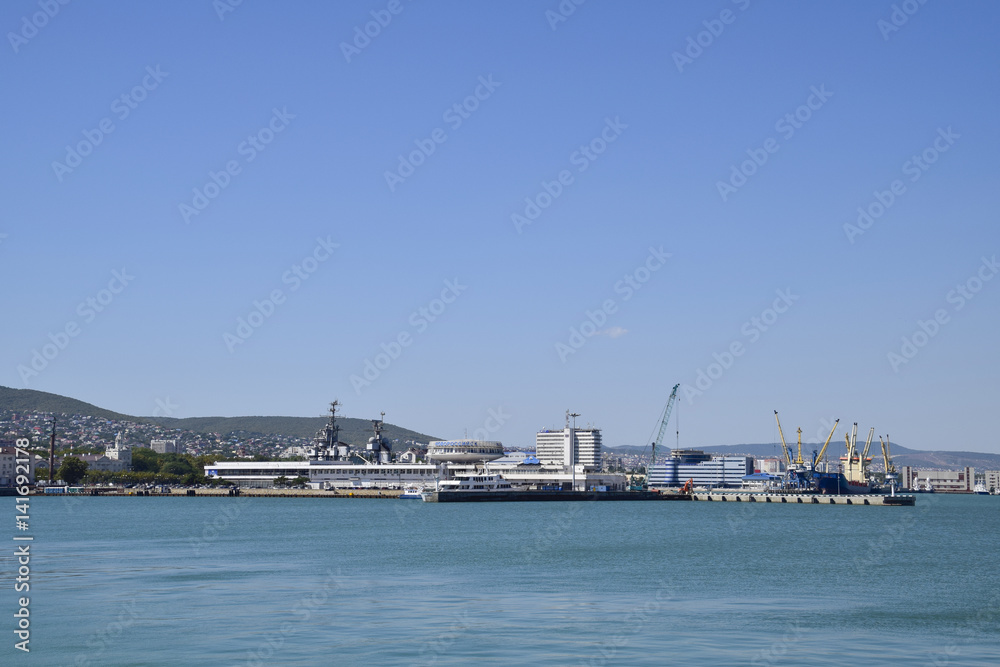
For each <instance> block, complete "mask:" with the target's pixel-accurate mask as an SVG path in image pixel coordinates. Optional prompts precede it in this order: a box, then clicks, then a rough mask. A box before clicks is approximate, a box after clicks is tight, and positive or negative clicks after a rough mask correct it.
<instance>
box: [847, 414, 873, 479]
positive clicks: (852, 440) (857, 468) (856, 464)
mask: <svg viewBox="0 0 1000 667" xmlns="http://www.w3.org/2000/svg"><path fill="white" fill-rule="evenodd" d="M874 435H875V427H874V426H872V428H871V430H870V431H869V432H868V440H867V441H866V442H865V448H864V450H862V452H861V453H860V454H859V453H858V423H857V422H854V428H853V429H851V433H850V435H848V434H846V433H845V434H844V440H845V441H846V442H847V456H841V457H840V460H841V461H842V462H843V463H844V474H845V476H846V477H847V480H848V481H849V482H854V483H856V484H864V483H865V482H867V481H868V480H867V479H866V477H867V472H868V471H867V468H868V463H869V462H870V461H871V459H869V458H868V452H869V450H870V449H871V446H872V437H874Z"/></svg>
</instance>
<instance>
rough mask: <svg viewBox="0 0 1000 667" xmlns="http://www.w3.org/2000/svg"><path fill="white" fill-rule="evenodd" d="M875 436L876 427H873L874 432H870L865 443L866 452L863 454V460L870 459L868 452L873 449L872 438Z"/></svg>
mask: <svg viewBox="0 0 1000 667" xmlns="http://www.w3.org/2000/svg"><path fill="white" fill-rule="evenodd" d="M873 435H875V427H874V426H872V430H870V431H868V441H867V442H866V443H865V451H864V452H862V454H861V458H862V459H867V458H868V450H869V449H871V448H872V436H873Z"/></svg>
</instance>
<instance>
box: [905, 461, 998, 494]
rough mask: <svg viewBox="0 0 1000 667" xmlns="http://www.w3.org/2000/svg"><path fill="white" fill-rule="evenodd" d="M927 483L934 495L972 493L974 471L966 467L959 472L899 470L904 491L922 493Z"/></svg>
mask: <svg viewBox="0 0 1000 667" xmlns="http://www.w3.org/2000/svg"><path fill="white" fill-rule="evenodd" d="M928 482H930V485H931V487H932V488H933V489H934V493H972V492H973V491H974V487H975V484H976V471H975V468H968V467H966V468H962V469H961V470H924V469H918V468H914V467H912V466H903V467H902V468H900V470H899V485H900V486H901V487H902V488H904V489H911V490H913V491H923V490H925V489H926V488H927V483H928ZM987 488H989V485H988V484H987Z"/></svg>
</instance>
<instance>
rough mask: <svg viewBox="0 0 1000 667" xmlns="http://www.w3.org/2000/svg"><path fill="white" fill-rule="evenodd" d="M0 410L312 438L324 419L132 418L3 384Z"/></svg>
mask: <svg viewBox="0 0 1000 667" xmlns="http://www.w3.org/2000/svg"><path fill="white" fill-rule="evenodd" d="M0 410H12V411H15V412H53V413H56V414H65V415H83V416H89V417H97V418H98V419H113V420H119V421H131V422H139V423H149V424H156V425H158V426H161V427H163V428H168V429H182V430H185V431H193V432H195V433H219V434H222V435H229V434H230V433H238V434H240V435H253V434H261V435H284V436H290V437H296V438H312V437H313V436H314V435H315V434H316V432H317V431H318V430H320V429H321V428H323V426H324V424H326V422H327V418H326V417H187V418H185V419H178V418H175V417H132V416H130V415H125V414H122V413H120V412H112V411H111V410H105V409H103V408H99V407H97V406H95V405H91V404H90V403H85V402H83V401H78V400H76V399H75V398H67V397H66V396H60V395H58V394H50V393H48V392H44V391H35V390H34V389H14V388H11V387H3V386H0ZM337 423H338V424H340V439H341V441H343V442H347V443H350V444H352V445H362V444H364V443H366V442H367V441H368V438H369V437H370V436H371V435H373V431H372V423H371V421H369V420H367V419H354V418H351V417H339V418H338V419H337ZM384 434H385V436H386V437H388V438H390V439H399V440H401V441H402V440H416V441H417V442H428V441H430V440H438V439H439V438H435V437H433V436H430V435H427V434H425V433H418V432H416V431H411V430H409V429H406V428H402V427H400V426H395V425H393V424H386V425H385V431H384Z"/></svg>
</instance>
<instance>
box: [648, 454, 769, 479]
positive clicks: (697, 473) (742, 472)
mask: <svg viewBox="0 0 1000 667" xmlns="http://www.w3.org/2000/svg"><path fill="white" fill-rule="evenodd" d="M753 471H754V466H753V457H752V456H713V455H712V454H706V453H705V452H703V451H701V450H699V449H675V450H673V451H671V452H670V458H668V459H667V460H665V461H663V462H662V463H657V464H656V465H653V466H651V467H650V469H649V479H648V483H649V486H650V487H651V488H664V487H676V486H683V485H684V483H685V482H687V481H688V480H689V479H692V480H694V482H693V484H694V486H695V487H698V488H706V489H715V488H740V487H741V486H743V478H744V477H745V476H747V475H752V474H753Z"/></svg>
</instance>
